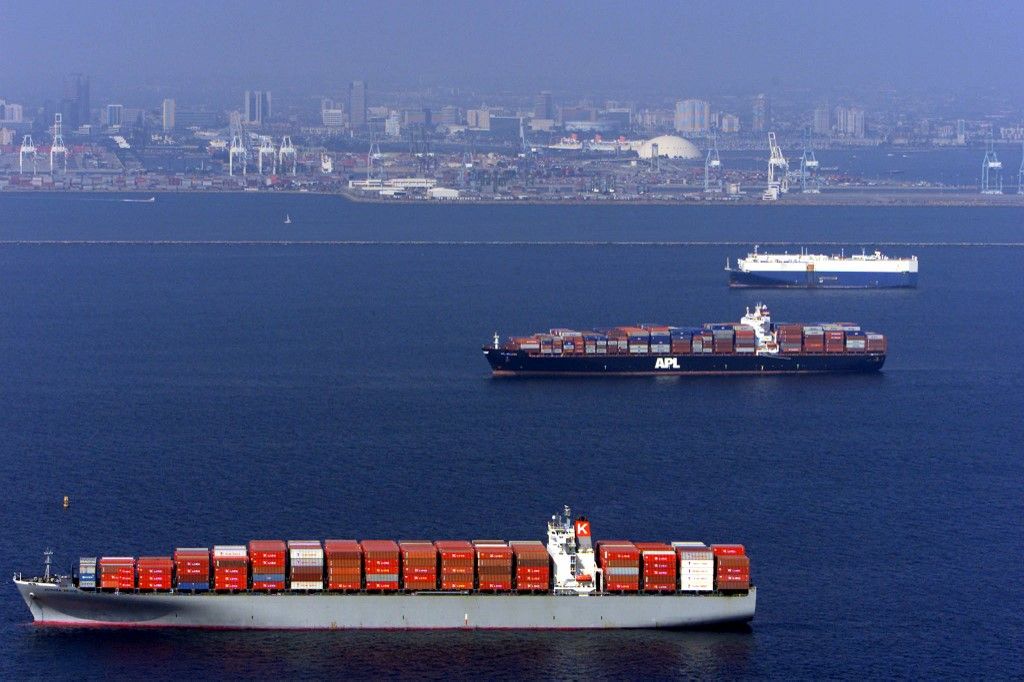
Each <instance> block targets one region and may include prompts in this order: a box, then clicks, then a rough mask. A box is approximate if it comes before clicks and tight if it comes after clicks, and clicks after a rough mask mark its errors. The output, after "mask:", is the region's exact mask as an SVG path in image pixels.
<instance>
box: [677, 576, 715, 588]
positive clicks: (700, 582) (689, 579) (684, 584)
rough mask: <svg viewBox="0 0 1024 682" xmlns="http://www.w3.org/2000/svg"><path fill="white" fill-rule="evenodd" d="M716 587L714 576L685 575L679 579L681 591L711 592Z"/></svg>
mask: <svg viewBox="0 0 1024 682" xmlns="http://www.w3.org/2000/svg"><path fill="white" fill-rule="evenodd" d="M714 589H715V581H714V576H710V575H709V576H707V577H704V576H683V577H682V579H681V580H680V581H679V590H680V592H711V591H713V590H714Z"/></svg>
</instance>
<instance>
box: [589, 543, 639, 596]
mask: <svg viewBox="0 0 1024 682" xmlns="http://www.w3.org/2000/svg"><path fill="white" fill-rule="evenodd" d="M597 565H598V566H599V567H600V568H601V570H602V571H603V572H604V588H605V589H606V590H607V591H609V592H638V591H639V590H640V550H638V549H637V547H636V545H634V544H633V543H632V542H629V541H627V540H602V541H601V542H599V543H597Z"/></svg>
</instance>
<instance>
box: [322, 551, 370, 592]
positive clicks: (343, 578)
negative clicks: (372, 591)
mask: <svg viewBox="0 0 1024 682" xmlns="http://www.w3.org/2000/svg"><path fill="white" fill-rule="evenodd" d="M324 560H325V562H326V564H327V589H329V590H338V591H342V592H354V591H358V590H360V589H362V587H363V548H362V547H360V545H359V543H358V542H356V541H355V540H326V541H324Z"/></svg>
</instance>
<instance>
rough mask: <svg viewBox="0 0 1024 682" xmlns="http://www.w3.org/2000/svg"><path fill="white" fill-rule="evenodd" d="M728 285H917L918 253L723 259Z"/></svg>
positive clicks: (753, 255)
mask: <svg viewBox="0 0 1024 682" xmlns="http://www.w3.org/2000/svg"><path fill="white" fill-rule="evenodd" d="M725 271H726V272H728V273H729V286H730V287H739V288H800V289H886V288H912V287H916V286H917V256H911V257H910V258H891V257H889V256H885V255H883V254H882V252H881V251H875V252H874V253H871V254H867V253H860V254H853V255H850V256H847V255H845V254H840V255H838V256H835V255H832V256H828V255H825V254H820V253H806V252H801V253H759V252H758V250H757V247H756V246H755V247H754V252H753V253H749V254H747V257H746V258H740V259H738V260H737V261H736V267H735V268H734V267H731V266H730V265H729V261H728V260H726V262H725Z"/></svg>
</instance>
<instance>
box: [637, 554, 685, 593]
mask: <svg viewBox="0 0 1024 682" xmlns="http://www.w3.org/2000/svg"><path fill="white" fill-rule="evenodd" d="M636 548H637V549H638V550H639V551H640V565H641V568H642V572H643V576H644V592H675V591H676V552H675V550H674V549H672V547H671V546H670V545H666V544H665V543H662V542H637V543H636Z"/></svg>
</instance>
